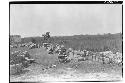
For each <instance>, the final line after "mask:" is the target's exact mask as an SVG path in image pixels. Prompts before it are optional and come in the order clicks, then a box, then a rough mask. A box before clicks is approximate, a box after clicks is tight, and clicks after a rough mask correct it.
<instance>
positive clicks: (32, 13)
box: [10, 4, 122, 37]
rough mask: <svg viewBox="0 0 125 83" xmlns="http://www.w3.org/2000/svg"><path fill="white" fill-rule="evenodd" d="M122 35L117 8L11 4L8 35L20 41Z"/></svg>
mask: <svg viewBox="0 0 125 83" xmlns="http://www.w3.org/2000/svg"><path fill="white" fill-rule="evenodd" d="M46 31H49V32H51V35H53V36H60V35H79V34H98V33H100V34H102V33H119V32H122V5H121V4H11V5H10V34H11V35H14V34H19V35H21V36H22V37H30V36H41V35H42V34H43V33H45V32H46Z"/></svg>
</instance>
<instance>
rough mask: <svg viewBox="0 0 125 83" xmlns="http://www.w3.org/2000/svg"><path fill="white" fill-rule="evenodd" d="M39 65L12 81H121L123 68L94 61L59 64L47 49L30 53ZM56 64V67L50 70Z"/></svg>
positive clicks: (26, 70) (14, 76)
mask: <svg viewBox="0 0 125 83" xmlns="http://www.w3.org/2000/svg"><path fill="white" fill-rule="evenodd" d="M29 52H30V54H31V56H32V57H33V58H34V59H36V61H37V62H38V64H32V65H31V66H30V67H29V68H27V69H25V70H24V71H25V72H24V73H21V74H18V75H11V76H10V81H11V82H12V81H23V82H24V81H28V82H29V81H32V82H39V81H119V80H121V79H122V66H118V65H111V64H102V63H98V62H92V61H82V62H72V63H69V64H58V63H57V62H56V61H57V55H48V54H47V52H45V49H33V50H30V51H29ZM52 64H55V65H56V67H53V68H48V66H51V65H52Z"/></svg>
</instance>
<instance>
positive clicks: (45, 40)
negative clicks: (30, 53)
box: [42, 32, 50, 42]
mask: <svg viewBox="0 0 125 83" xmlns="http://www.w3.org/2000/svg"><path fill="white" fill-rule="evenodd" d="M42 36H43V37H44V42H50V41H49V40H50V32H46V34H43V35H42Z"/></svg>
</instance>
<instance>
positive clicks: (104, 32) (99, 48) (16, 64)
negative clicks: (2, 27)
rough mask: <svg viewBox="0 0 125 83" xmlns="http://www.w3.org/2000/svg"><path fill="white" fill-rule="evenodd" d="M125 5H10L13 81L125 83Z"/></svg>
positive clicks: (30, 3) (52, 3) (108, 3)
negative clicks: (124, 71) (124, 54)
mask: <svg viewBox="0 0 125 83" xmlns="http://www.w3.org/2000/svg"><path fill="white" fill-rule="evenodd" d="M122 3H123V1H114V2H108V1H101V2H98V1H96V2H92V1H88V2H85V1H80V2H77V1H76V2H73V1H68V2H66V1H65V2H63V1H61V2H60V1H57V2H56V1H54V2H53V1H51V2H50V1H39V2H38V1H37V2H35V1H32V2H30V1H29V2H28V1H26V2H25V1H22V2H19V1H16V2H14V1H10V2H9V81H10V82H118V81H122V80H123V31H122V30H123V4H122Z"/></svg>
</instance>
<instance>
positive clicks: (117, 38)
mask: <svg viewBox="0 0 125 83" xmlns="http://www.w3.org/2000/svg"><path fill="white" fill-rule="evenodd" d="M32 38H33V37H29V38H22V41H23V42H30V41H32ZM34 39H35V41H36V42H37V43H39V44H40V43H42V41H43V40H44V39H43V37H34ZM51 43H58V44H63V45H64V46H65V47H66V48H73V49H75V50H78V49H86V50H88V51H95V52H99V51H108V50H111V51H113V52H116V51H120V52H122V34H121V33H117V34H104V35H74V36H60V37H56V36H54V37H51Z"/></svg>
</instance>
